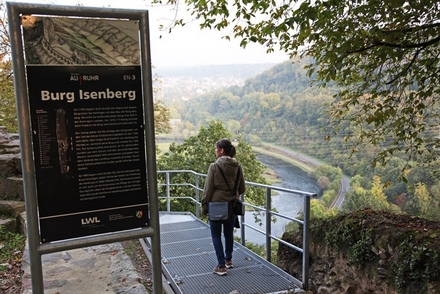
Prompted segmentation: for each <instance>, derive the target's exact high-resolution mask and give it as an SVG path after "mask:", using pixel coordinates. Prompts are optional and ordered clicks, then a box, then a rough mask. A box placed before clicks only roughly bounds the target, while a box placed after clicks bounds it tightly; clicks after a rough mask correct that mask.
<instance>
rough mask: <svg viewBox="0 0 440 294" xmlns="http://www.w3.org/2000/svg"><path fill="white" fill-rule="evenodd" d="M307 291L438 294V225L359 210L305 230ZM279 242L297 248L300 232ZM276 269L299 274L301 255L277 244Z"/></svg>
mask: <svg viewBox="0 0 440 294" xmlns="http://www.w3.org/2000/svg"><path fill="white" fill-rule="evenodd" d="M311 238H312V240H311V243H310V256H309V257H310V259H309V260H310V262H309V265H310V268H309V290H310V291H312V292H313V293H315V294H329V293H332V294H343V293H346V294H361V293H362V294H363V293H372V294H373V293H374V294H382V293H383V294H393V293H399V294H400V293H402V294H414V293H417V294H425V293H427V294H437V293H440V271H439V268H440V222H433V221H428V220H424V219H421V218H417V217H411V216H408V215H404V214H400V215H396V214H391V213H388V212H384V211H380V212H378V211H372V210H363V211H357V212H354V213H349V214H345V215H339V216H337V217H335V218H334V219H329V220H325V221H323V220H316V221H314V222H313V224H312V226H311ZM283 239H284V240H286V241H287V242H291V243H293V244H297V245H298V246H301V244H302V232H301V231H299V232H287V233H285V234H284V236H283ZM278 266H279V267H280V268H282V269H283V270H285V271H287V272H289V273H290V274H292V275H293V276H295V277H301V276H302V254H301V253H298V252H297V251H295V250H293V249H290V248H289V247H287V246H285V245H283V244H280V246H279V249H278Z"/></svg>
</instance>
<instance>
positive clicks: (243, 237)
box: [240, 194, 246, 246]
mask: <svg viewBox="0 0 440 294" xmlns="http://www.w3.org/2000/svg"><path fill="white" fill-rule="evenodd" d="M240 199H241V201H243V202H244V195H243V194H241V195H240ZM244 213H245V214H246V210H245V212H244ZM240 221H241V226H240V233H241V245H243V246H246V234H245V233H246V220H245V216H244V215H240Z"/></svg>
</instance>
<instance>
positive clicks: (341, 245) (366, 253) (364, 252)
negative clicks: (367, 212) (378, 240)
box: [310, 215, 375, 265]
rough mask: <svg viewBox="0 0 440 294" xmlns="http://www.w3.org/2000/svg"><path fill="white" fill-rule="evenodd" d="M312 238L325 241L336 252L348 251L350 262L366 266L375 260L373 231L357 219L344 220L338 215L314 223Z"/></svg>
mask: <svg viewBox="0 0 440 294" xmlns="http://www.w3.org/2000/svg"><path fill="white" fill-rule="evenodd" d="M310 231H311V233H312V236H313V237H312V238H314V239H315V240H318V239H321V240H324V242H325V243H326V244H328V246H330V247H331V248H333V249H334V250H337V251H338V250H342V249H344V250H346V251H347V258H348V260H349V262H352V263H355V264H359V265H361V264H365V263H367V262H370V261H372V260H373V259H374V258H375V254H374V252H373V251H371V245H372V242H373V239H372V237H371V231H372V229H371V228H369V227H367V226H365V223H364V222H362V221H360V220H359V219H356V218H347V219H344V218H343V216H341V215H337V216H336V217H334V216H327V217H326V218H321V219H320V220H319V221H318V220H316V221H313V222H312V225H311V227H310Z"/></svg>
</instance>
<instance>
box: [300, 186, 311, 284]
mask: <svg viewBox="0 0 440 294" xmlns="http://www.w3.org/2000/svg"><path fill="white" fill-rule="evenodd" d="M303 197H304V227H303V252H304V253H303V261H302V264H303V267H302V277H303V278H302V283H303V288H304V290H307V289H308V287H309V243H310V240H309V238H310V232H309V230H310V197H309V196H307V195H304V196H303Z"/></svg>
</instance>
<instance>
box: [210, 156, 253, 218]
mask: <svg viewBox="0 0 440 294" xmlns="http://www.w3.org/2000/svg"><path fill="white" fill-rule="evenodd" d="M216 163H217V164H216ZM239 166H240V165H239V164H238V162H237V160H235V158H231V157H229V156H222V157H219V158H217V160H216V161H215V163H211V164H210V166H209V169H208V174H207V176H206V182H205V186H204V188H203V197H202V213H203V214H204V215H207V214H208V203H209V202H221V201H230V200H232V195H231V190H233V189H234V186H235V179H236V177H237V171H238V167H239ZM219 167H220V168H221V169H222V171H223V173H224V174H225V177H226V180H227V181H228V185H229V187H230V188H231V190H229V188H228V186H227V185H226V183H225V180H224V179H223V176H222V174H221V172H220V170H219ZM245 190H246V185H245V182H244V176H243V169H241V168H240V176H239V177H238V184H237V191H236V193H237V195H236V197H237V198H238V197H239V195H240V194H243V193H244V192H245Z"/></svg>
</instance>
